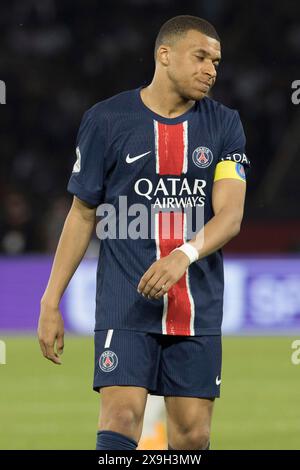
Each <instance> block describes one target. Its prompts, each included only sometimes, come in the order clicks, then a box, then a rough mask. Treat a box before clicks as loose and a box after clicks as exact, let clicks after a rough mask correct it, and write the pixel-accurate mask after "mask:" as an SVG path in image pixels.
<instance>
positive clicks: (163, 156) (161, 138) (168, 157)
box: [156, 123, 192, 335]
mask: <svg viewBox="0 0 300 470" xmlns="http://www.w3.org/2000/svg"><path fill="white" fill-rule="evenodd" d="M156 132H157V134H158V135H157V136H156V142H157V147H156V151H157V155H156V158H157V163H158V165H157V169H158V173H159V175H174V176H179V175H181V174H182V173H183V171H185V170H184V159H185V151H186V147H187V142H186V141H185V139H187V135H186V133H185V128H184V124H183V123H180V124H176V125H167V124H161V123H157V124H156ZM158 225H159V226H158V238H159V239H158V244H159V252H160V257H163V256H167V255H168V254H169V253H170V252H171V251H172V250H173V249H174V248H176V247H178V246H180V245H182V243H184V241H185V240H184V213H183V212H160V213H159V217H158ZM167 296H168V302H167V311H166V316H165V325H166V328H165V332H166V333H167V334H169V335H190V334H191V331H190V321H191V308H192V307H191V301H190V298H189V295H188V284H187V274H185V275H184V276H183V277H182V278H181V279H180V280H179V281H178V282H177V283H176V284H175V285H174V286H173V287H171V289H169V291H168V294H167Z"/></svg>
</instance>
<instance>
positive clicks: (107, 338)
mask: <svg viewBox="0 0 300 470" xmlns="http://www.w3.org/2000/svg"><path fill="white" fill-rule="evenodd" d="M113 332H114V330H107V335H106V340H105V345H104V347H105V348H109V346H110V343H111V339H112V335H113Z"/></svg>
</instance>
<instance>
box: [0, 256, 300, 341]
mask: <svg viewBox="0 0 300 470" xmlns="http://www.w3.org/2000/svg"><path fill="white" fill-rule="evenodd" d="M51 263H52V258H50V257H44V256H42V257H40V256H24V257H20V258H18V257H16V258H8V257H2V258H0V332H2V333H3V332H10V331H12V332H25V333H26V332H28V333H31V332H34V331H35V330H36V328H37V322H38V315H39V302H40V298H41V296H42V294H43V291H44V289H45V286H46V284H47V281H48V277H49V273H50V270H51ZM96 267H97V261H96V260H95V259H86V260H84V261H83V262H82V263H81V265H80V266H79V268H78V270H77V272H76V273H75V275H74V277H73V279H72V281H71V283H70V285H69V287H68V289H67V291H66V293H65V295H64V297H63V299H62V302H61V310H62V313H63V316H64V320H65V327H66V330H68V331H70V332H73V333H76V334H84V335H88V334H92V333H93V328H94V310H95V289H96ZM224 275H225V296H224V319H223V333H224V334H291V333H292V334H295V333H298V332H299V331H300V258H291V257H289V258H287V257H285V258H283V257H281V258H279V257H276V258H270V257H268V258H262V257H260V258H253V257H251V258H250V257H243V258H241V257H239V258H228V257H226V258H225V263H224Z"/></svg>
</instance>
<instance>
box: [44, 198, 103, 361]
mask: <svg viewBox="0 0 300 470" xmlns="http://www.w3.org/2000/svg"><path fill="white" fill-rule="evenodd" d="M95 217H96V208H91V207H89V206H88V205H87V204H86V203H84V202H83V201H81V200H80V199H78V198H76V197H74V199H73V204H72V207H71V209H70V211H69V214H68V216H67V218H66V221H65V224H64V228H63V231H62V234H61V236H60V240H59V243H58V246H57V250H56V254H55V257H54V261H53V266H52V270H51V274H50V278H49V282H48V285H47V288H46V290H45V292H44V295H43V297H42V299H41V311H40V317H39V326H38V338H39V343H40V347H41V350H42V352H43V355H44V356H45V357H46V358H47V359H50V360H51V361H52V362H54V363H55V364H60V363H61V361H60V358H59V354H61V353H62V351H63V347H64V326H63V319H62V316H61V313H60V311H59V302H60V300H61V297H62V295H63V293H64V291H65V289H66V287H67V285H68V284H69V282H70V279H71V278H72V276H73V274H74V273H75V271H76V269H77V267H78V265H79V263H80V261H81V260H82V258H83V256H84V253H85V252H86V250H87V247H88V245H89V241H90V238H91V235H92V231H93V229H94V226H95ZM55 342H56V349H57V351H56V352H55V351H54V345H55Z"/></svg>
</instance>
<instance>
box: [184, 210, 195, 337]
mask: <svg viewBox="0 0 300 470" xmlns="http://www.w3.org/2000/svg"><path fill="white" fill-rule="evenodd" d="M186 235H187V222H186V213H185V212H184V214H183V241H184V243H186V241H187V239H186V238H187V236H186ZM189 269H190V268H187V270H186V272H185V276H186V286H187V294H188V297H189V300H190V304H191V318H190V335H191V336H195V303H194V299H193V296H192V292H191V286H190V273H189Z"/></svg>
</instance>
